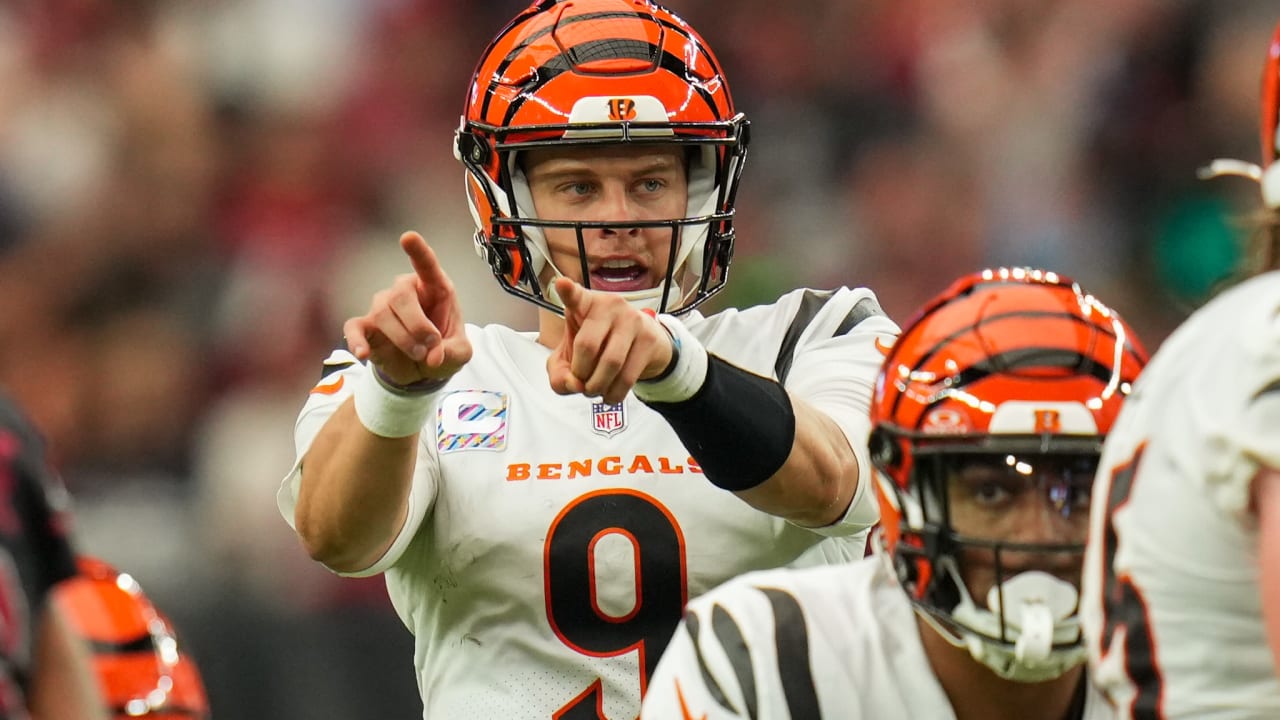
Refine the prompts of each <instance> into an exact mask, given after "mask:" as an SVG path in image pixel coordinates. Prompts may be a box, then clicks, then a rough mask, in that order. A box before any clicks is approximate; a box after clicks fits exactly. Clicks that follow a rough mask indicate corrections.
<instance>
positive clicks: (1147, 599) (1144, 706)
mask: <svg viewBox="0 0 1280 720" xmlns="http://www.w3.org/2000/svg"><path fill="white" fill-rule="evenodd" d="M1278 383H1280V273H1269V274H1267V275H1263V276H1261V277H1257V278H1254V279H1252V280H1250V281H1248V282H1246V283H1244V284H1242V285H1240V286H1239V287H1236V288H1233V289H1231V290H1229V291H1228V292H1226V293H1224V294H1223V295H1222V296H1220V297H1218V298H1216V299H1214V300H1213V301H1212V302H1210V303H1209V304H1207V305H1206V306H1205V307H1203V308H1201V309H1200V310H1199V311H1198V312H1196V313H1195V314H1194V315H1192V316H1191V317H1190V318H1189V319H1188V320H1187V321H1186V322H1185V323H1184V324H1183V325H1182V327H1180V328H1179V329H1178V330H1176V331H1175V332H1174V333H1173V334H1172V335H1171V336H1170V337H1169V339H1168V340H1166V341H1165V343H1164V344H1163V345H1162V346H1161V348H1160V350H1159V352H1157V353H1156V355H1155V357H1154V358H1153V359H1152V361H1151V363H1150V364H1149V365H1147V367H1146V369H1145V370H1144V371H1143V373H1142V375H1141V376H1140V377H1139V378H1138V381H1137V382H1136V383H1135V387H1134V392H1133V394H1132V395H1131V396H1130V397H1129V399H1128V400H1126V401H1125V405H1124V408H1123V409H1122V410H1121V412H1120V415H1119V417H1118V419H1117V421H1116V424H1115V426H1114V427H1113V428H1112V430H1111V433H1110V434H1109V435H1108V437H1107V442H1106V445H1105V448H1104V450H1103V455H1102V463H1101V465H1100V467H1099V470H1098V479H1097V482H1096V483H1095V484H1094V488H1093V502H1092V512H1091V516H1090V527H1089V544H1088V551H1087V553H1086V560H1085V576H1084V596H1083V599H1082V601H1081V603H1082V621H1083V625H1084V631H1085V633H1086V638H1087V644H1088V648H1089V657H1090V662H1091V665H1092V671H1093V673H1094V677H1095V680H1096V681H1097V682H1098V684H1099V686H1100V687H1101V688H1102V689H1104V690H1105V691H1106V692H1107V693H1108V694H1109V695H1110V697H1111V698H1112V700H1113V701H1114V702H1115V703H1116V704H1117V706H1118V707H1119V708H1120V709H1121V711H1122V715H1123V716H1124V717H1134V718H1200V719H1205V718H1258V717H1267V718H1275V717H1280V684H1277V681H1276V675H1275V667H1274V666H1273V662H1272V659H1271V652H1270V650H1269V649H1268V645H1267V640H1266V636H1265V633H1264V631H1263V625H1262V615H1261V607H1260V600H1259V590H1258V574H1257V561H1258V553H1257V541H1258V533H1257V527H1256V523H1255V518H1254V516H1253V513H1252V511H1251V510H1250V507H1249V504H1250V483H1251V480H1252V478H1253V477H1254V475H1255V474H1256V472H1257V470H1258V467H1259V465H1260V464H1266V465H1268V466H1271V467H1280V392H1276V390H1277V389H1280V385H1278Z"/></svg>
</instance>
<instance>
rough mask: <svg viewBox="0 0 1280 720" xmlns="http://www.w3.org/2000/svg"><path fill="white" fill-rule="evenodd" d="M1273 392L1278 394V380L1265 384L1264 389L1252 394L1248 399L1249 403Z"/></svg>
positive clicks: (1279, 387) (1279, 383)
mask: <svg viewBox="0 0 1280 720" xmlns="http://www.w3.org/2000/svg"><path fill="white" fill-rule="evenodd" d="M1273 392H1280V378H1277V379H1275V380H1272V381H1271V382H1269V383H1267V386H1266V387H1264V388H1262V389H1261V390H1259V391H1258V392H1256V393H1254V394H1253V397H1252V398H1250V400H1249V402H1253V401H1254V400H1257V399H1258V398H1260V397H1262V396H1263V395H1270V394H1271V393H1273Z"/></svg>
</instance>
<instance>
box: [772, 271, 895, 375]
mask: <svg viewBox="0 0 1280 720" xmlns="http://www.w3.org/2000/svg"><path fill="white" fill-rule="evenodd" d="M834 295H835V293H833V292H831V291H830V290H826V291H821V292H818V291H814V290H806V291H805V292H804V297H802V298H801V299H800V307H799V308H798V309H797V310H796V315H795V317H794V318H792V319H791V325H790V326H789V327H788V328H787V334H786V335H784V336H783V338H782V346H781V347H779V348H778V359H777V361H776V362H774V364H773V371H774V373H775V374H776V375H777V377H778V382H780V383H785V382H786V380H787V374H788V373H790V372H791V362H792V360H793V359H794V358H795V352H796V345H797V344H799V342H800V336H801V335H802V334H803V333H804V330H805V328H807V327H809V323H811V322H813V319H814V318H815V317H817V316H818V313H819V312H820V311H821V310H822V308H823V307H824V306H825V305H826V304H827V302H828V301H830V300H831V298H832V297H833V296H834ZM877 315H884V310H881V309H880V304H879V303H877V302H876V301H875V298H869V297H866V298H862V299H861V300H859V301H858V302H856V303H854V306H853V307H852V308H851V309H850V310H849V314H847V315H845V316H844V319H843V320H841V321H840V325H839V326H838V327H837V328H836V331H835V332H834V333H832V335H831V337H840V336H841V335H846V334H848V333H849V331H850V330H852V329H854V328H855V327H857V326H858V324H859V323H861V322H862V321H863V320H866V319H867V318H869V317H875V316H877Z"/></svg>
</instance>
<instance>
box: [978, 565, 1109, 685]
mask: <svg viewBox="0 0 1280 720" xmlns="http://www.w3.org/2000/svg"><path fill="white" fill-rule="evenodd" d="M960 587H961V588H962V591H961V595H962V599H961V601H960V604H959V605H957V606H956V609H955V611H954V612H953V613H952V617H953V618H954V619H955V620H956V622H958V623H960V624H961V625H962V626H964V627H966V628H971V629H972V630H973V631H974V632H972V633H965V634H964V635H965V638H964V639H965V645H966V646H967V647H968V649H969V652H970V653H971V654H972V655H973V657H974V658H975V659H977V660H978V661H979V662H981V663H983V664H984V665H986V666H987V667H989V668H991V669H992V670H994V671H995V672H996V674H998V675H1000V676H1001V677H1004V678H1007V679H1010V680H1018V681H1021V682H1038V681H1042V680H1049V679H1052V678H1055V677H1058V676H1059V675H1062V674H1063V673H1064V672H1066V671H1067V670H1069V669H1071V668H1072V667H1075V666H1076V665H1078V664H1080V663H1081V662H1082V661H1083V660H1084V653H1085V650H1084V648H1083V647H1072V648H1067V649H1058V650H1055V649H1054V647H1053V646H1054V645H1055V644H1067V643H1071V642H1075V641H1077V640H1078V639H1079V636H1080V622H1079V619H1078V618H1077V617H1076V615H1075V610H1076V605H1077V601H1078V599H1079V593H1078V592H1077V591H1076V588H1075V587H1074V586H1073V585H1072V584H1071V583H1069V582H1065V581H1063V580H1060V579H1058V578H1056V577H1054V576H1053V575H1050V574H1049V573H1046V572H1041V571H1039V570H1030V571H1027V572H1024V573H1019V574H1018V575H1015V576H1014V577H1012V578H1009V579H1008V580H1006V581H1005V582H1004V583H1002V584H1001V585H997V586H995V587H992V588H991V590H990V592H988V593H987V608H989V609H979V608H978V607H977V606H976V605H974V603H973V600H972V598H970V597H969V593H968V592H967V591H964V590H963V588H964V586H963V585H961V586H960ZM1002 594H1003V598H1004V604H1005V612H1004V613H1003V616H1004V637H1005V639H1006V640H1008V641H1010V642H1013V647H1012V648H1010V647H1009V646H1008V645H1007V644H1005V643H1000V642H997V641H993V640H992V639H991V638H998V637H1000V636H1001V634H1000V617H1001V605H1000V600H1001V596H1002ZM984 636H986V637H984Z"/></svg>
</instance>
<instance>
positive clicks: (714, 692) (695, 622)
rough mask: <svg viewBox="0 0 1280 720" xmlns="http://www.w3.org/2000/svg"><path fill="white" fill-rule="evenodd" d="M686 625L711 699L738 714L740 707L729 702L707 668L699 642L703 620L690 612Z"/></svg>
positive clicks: (686, 618)
mask: <svg viewBox="0 0 1280 720" xmlns="http://www.w3.org/2000/svg"><path fill="white" fill-rule="evenodd" d="M684 627H685V630H687V631H688V633H689V637H690V638H691V639H692V640H693V650H694V653H695V654H696V655H697V658H698V672H700V673H701V674H702V684H703V685H705V686H706V688H707V692H709V693H711V699H713V700H715V701H716V702H717V703H719V705H720V707H722V708H724V709H725V710H728V711H729V712H731V713H733V714H734V715H737V714H738V708H736V707H734V706H733V703H731V702H729V698H728V696H726V695H725V692H724V688H722V687H720V683H719V682H717V681H716V679H715V677H713V676H712V675H711V670H710V669H709V668H707V659H706V658H705V657H703V655H702V645H701V644H700V643H699V642H698V629H699V628H701V627H702V621H700V620H699V619H698V615H697V614H696V613H693V612H688V613H685V616H684Z"/></svg>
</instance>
